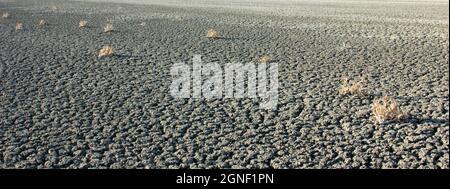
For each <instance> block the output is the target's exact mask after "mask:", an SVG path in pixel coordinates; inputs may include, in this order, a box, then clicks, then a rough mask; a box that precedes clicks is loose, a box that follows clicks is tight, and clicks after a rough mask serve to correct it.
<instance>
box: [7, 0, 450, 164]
mask: <svg viewBox="0 0 450 189" xmlns="http://www.w3.org/2000/svg"><path fill="white" fill-rule="evenodd" d="M40 2H41V3H39V4H36V3H31V2H27V1H2V0H0V12H5V11H7V12H9V13H10V15H11V16H10V18H8V19H1V18H0V66H1V67H0V68H1V69H0V167H2V168H446V169H448V168H449V149H448V146H449V87H448V85H449V61H448V60H449V59H448V58H449V56H448V48H449V47H448V45H449V39H448V24H449V18H448V15H449V9H448V2H440V1H431V3H430V2H428V3H423V2H422V3H421V2H417V3H411V2H406V3H392V4H388V5H386V4H383V3H376V2H374V3H372V4H369V5H367V4H365V3H363V2H361V3H358V2H353V3H338V2H334V1H330V2H325V3H307V2H303V1H299V2H296V3H294V4H290V5H289V4H286V5H283V4H282V3H281V4H280V5H279V6H277V7H274V8H270V6H269V5H266V4H263V5H260V6H259V8H248V7H247V8H245V6H244V8H236V7H234V8H233V7H225V8H221V4H216V5H215V6H206V5H202V6H189V7H187V6H186V7H183V6H175V5H170V4H166V5H163V4H148V5H138V4H116V3H95V2H89V3H87V2H64V1H63V2H60V1H55V0H45V1H40ZM286 2H290V1H287V0H286ZM52 6H56V7H57V9H56V10H53V9H52V8H51V7H52ZM236 6H237V5H236ZM40 19H45V20H46V21H47V22H48V23H49V25H47V26H43V27H42V26H38V24H37V23H38V21H39V20H40ZM82 19H85V20H87V21H88V22H89V26H90V27H88V28H83V29H80V28H78V22H79V21H80V20H82ZM18 21H20V22H23V24H24V30H23V31H15V30H14V25H15V23H16V22H18ZM106 22H111V23H112V24H113V25H114V28H115V29H116V31H115V32H112V33H107V34H105V33H103V32H102V31H103V28H102V27H103V26H104V24H105V23H106ZM143 22H145V25H141V23H143ZM209 28H214V29H216V30H217V31H219V32H220V34H221V36H224V38H221V39H218V40H210V39H207V38H205V37H204V36H205V34H206V33H205V32H206V31H207V30H208V29H209ZM106 44H112V46H113V48H114V49H115V56H112V57H107V58H101V59H99V58H98V57H97V55H98V51H99V49H100V48H101V47H102V46H104V45H106ZM195 54H200V55H202V58H203V61H204V62H212V61H217V62H219V64H221V65H224V64H226V63H229V62H249V61H255V59H256V58H257V57H258V56H261V55H263V54H268V55H270V56H271V57H273V58H274V59H275V60H276V62H278V63H279V102H278V108H277V110H275V111H270V110H263V109H260V108H259V101H258V100H257V99H247V98H244V99H214V100H198V99H174V98H173V97H171V96H170V93H169V86H170V84H171V80H172V79H171V76H170V74H169V71H170V66H171V65H172V64H173V63H177V62H180V61H185V62H189V61H190V59H191V58H192V56H193V55H195ZM345 76H348V77H359V76H363V77H365V80H366V83H365V85H366V87H367V91H368V94H367V95H365V96H341V95H339V94H338V89H339V86H340V78H342V77H345ZM383 95H389V96H391V97H393V98H395V99H396V100H397V101H398V102H399V103H400V105H401V107H402V108H403V109H404V110H405V111H407V112H408V113H409V114H410V117H409V118H408V119H406V120H404V121H401V122H392V123H387V124H383V125H378V124H375V123H374V121H373V120H372V115H371V111H370V108H371V104H372V102H373V101H374V100H375V99H378V98H380V97H381V96H383Z"/></svg>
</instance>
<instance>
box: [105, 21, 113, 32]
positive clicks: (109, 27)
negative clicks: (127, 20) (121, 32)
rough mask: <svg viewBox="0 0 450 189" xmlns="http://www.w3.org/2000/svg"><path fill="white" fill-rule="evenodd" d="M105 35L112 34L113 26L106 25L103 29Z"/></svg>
mask: <svg viewBox="0 0 450 189" xmlns="http://www.w3.org/2000/svg"><path fill="white" fill-rule="evenodd" d="M103 30H104V31H105V33H108V32H112V31H113V30H114V28H113V25H112V24H111V23H107V24H106V26H105V27H104V28H103Z"/></svg>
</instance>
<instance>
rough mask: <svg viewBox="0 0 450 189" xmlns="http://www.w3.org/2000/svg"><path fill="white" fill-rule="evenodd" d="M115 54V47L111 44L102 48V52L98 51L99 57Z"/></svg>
mask: <svg viewBox="0 0 450 189" xmlns="http://www.w3.org/2000/svg"><path fill="white" fill-rule="evenodd" d="M112 55H113V49H112V46H111V45H105V46H104V47H103V48H102V49H100V52H99V53H98V57H99V58H101V57H106V56H112Z"/></svg>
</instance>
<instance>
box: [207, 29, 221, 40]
mask: <svg viewBox="0 0 450 189" xmlns="http://www.w3.org/2000/svg"><path fill="white" fill-rule="evenodd" d="M206 37H207V38H213V39H216V38H218V37H219V32H218V31H216V30H214V29H208V32H207V33H206Z"/></svg>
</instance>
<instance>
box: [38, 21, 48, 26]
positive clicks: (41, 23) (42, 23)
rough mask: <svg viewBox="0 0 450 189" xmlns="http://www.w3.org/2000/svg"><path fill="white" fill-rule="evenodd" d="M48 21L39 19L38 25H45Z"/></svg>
mask: <svg viewBox="0 0 450 189" xmlns="http://www.w3.org/2000/svg"><path fill="white" fill-rule="evenodd" d="M47 24H48V23H47V22H46V21H45V20H39V24H38V25H39V26H45V25H47Z"/></svg>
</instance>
